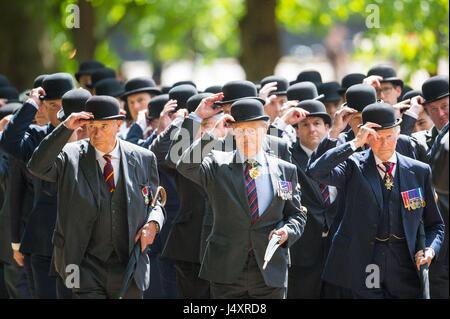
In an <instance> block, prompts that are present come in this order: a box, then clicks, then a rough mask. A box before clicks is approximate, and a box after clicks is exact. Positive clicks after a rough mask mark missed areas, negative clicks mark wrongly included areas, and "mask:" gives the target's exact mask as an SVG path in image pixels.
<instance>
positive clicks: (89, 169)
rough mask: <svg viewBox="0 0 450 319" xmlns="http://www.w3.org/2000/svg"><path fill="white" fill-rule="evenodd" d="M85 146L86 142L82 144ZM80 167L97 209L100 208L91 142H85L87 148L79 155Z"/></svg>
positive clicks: (93, 150)
mask: <svg viewBox="0 0 450 319" xmlns="http://www.w3.org/2000/svg"><path fill="white" fill-rule="evenodd" d="M82 146H84V147H86V144H82ZM80 167H81V170H82V172H83V174H84V177H85V178H86V180H87V183H88V184H89V187H90V189H91V191H92V193H93V194H94V197H95V199H96V204H97V209H100V194H99V192H100V184H99V178H98V171H97V167H98V164H97V159H96V156H95V148H94V147H93V146H92V145H91V144H89V143H88V144H87V150H85V151H84V152H83V151H82V154H81V155H80Z"/></svg>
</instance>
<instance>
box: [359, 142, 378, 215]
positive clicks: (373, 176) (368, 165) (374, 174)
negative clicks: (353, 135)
mask: <svg viewBox="0 0 450 319" xmlns="http://www.w3.org/2000/svg"><path fill="white" fill-rule="evenodd" d="M361 170H362V172H363V174H364V176H365V177H366V179H367V181H368V182H369V184H370V187H371V188H372V191H373V193H374V195H375V198H376V200H377V203H378V206H379V208H380V210H379V211H382V210H383V193H382V190H381V183H380V175H379V173H378V170H377V167H376V164H375V158H374V156H373V153H372V151H370V152H367V154H366V157H365V161H364V163H363V164H362V168H361Z"/></svg>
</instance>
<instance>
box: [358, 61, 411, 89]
mask: <svg viewBox="0 0 450 319" xmlns="http://www.w3.org/2000/svg"><path fill="white" fill-rule="evenodd" d="M371 75H378V76H381V77H382V78H383V79H382V80H381V82H391V83H392V84H394V85H399V86H402V87H403V81H402V80H401V79H400V78H399V77H397V72H395V70H394V68H393V67H391V66H389V65H377V66H374V67H373V68H371V69H370V70H369V72H368V73H367V76H371Z"/></svg>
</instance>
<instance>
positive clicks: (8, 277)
mask: <svg viewBox="0 0 450 319" xmlns="http://www.w3.org/2000/svg"><path fill="white" fill-rule="evenodd" d="M3 274H4V278H5V288H6V291H7V293H8V296H9V298H10V299H31V292H30V289H29V287H28V280H27V276H26V273H25V269H24V268H23V267H19V266H17V265H15V264H14V265H10V264H3Z"/></svg>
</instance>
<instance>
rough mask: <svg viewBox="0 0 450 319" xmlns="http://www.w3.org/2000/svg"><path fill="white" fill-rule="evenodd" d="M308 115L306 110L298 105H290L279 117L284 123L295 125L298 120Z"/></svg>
mask: <svg viewBox="0 0 450 319" xmlns="http://www.w3.org/2000/svg"><path fill="white" fill-rule="evenodd" d="M308 115H309V112H308V111H306V110H304V109H302V108H300V107H292V108H290V109H289V110H288V111H287V112H286V113H285V114H284V115H283V116H282V117H281V119H282V120H283V121H284V122H285V123H286V124H289V125H295V124H297V123H298V122H300V121H302V120H304V119H305V118H306V117H307V116H308Z"/></svg>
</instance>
